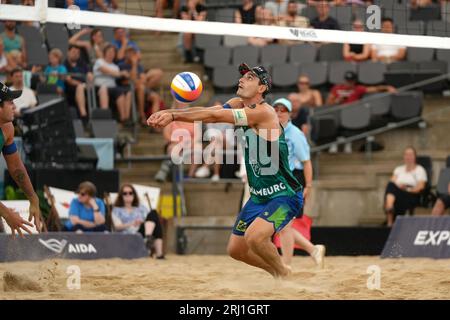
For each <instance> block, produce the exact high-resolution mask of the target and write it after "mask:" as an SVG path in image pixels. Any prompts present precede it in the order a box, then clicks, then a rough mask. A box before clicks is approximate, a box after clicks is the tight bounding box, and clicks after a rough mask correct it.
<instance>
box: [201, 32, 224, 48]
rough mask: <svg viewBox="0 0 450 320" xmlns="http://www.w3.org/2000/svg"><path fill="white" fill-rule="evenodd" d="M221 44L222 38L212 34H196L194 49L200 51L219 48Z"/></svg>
mask: <svg viewBox="0 0 450 320" xmlns="http://www.w3.org/2000/svg"><path fill="white" fill-rule="evenodd" d="M221 42H222V36H219V35H213V34H196V35H195V47H196V48H198V49H201V50H204V49H206V48H211V47H219V46H220V44H221Z"/></svg>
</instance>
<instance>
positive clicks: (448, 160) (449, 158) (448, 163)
mask: <svg viewBox="0 0 450 320" xmlns="http://www.w3.org/2000/svg"><path fill="white" fill-rule="evenodd" d="M445 166H446V167H447V168H450V156H448V157H447V161H445Z"/></svg>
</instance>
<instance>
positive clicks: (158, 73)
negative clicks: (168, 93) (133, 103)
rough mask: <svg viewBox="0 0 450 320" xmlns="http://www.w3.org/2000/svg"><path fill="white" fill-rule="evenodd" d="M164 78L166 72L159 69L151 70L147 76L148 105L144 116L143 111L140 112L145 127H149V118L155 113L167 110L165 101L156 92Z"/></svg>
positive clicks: (146, 92)
mask: <svg viewBox="0 0 450 320" xmlns="http://www.w3.org/2000/svg"><path fill="white" fill-rule="evenodd" d="M163 76H164V72H163V71H162V70H161V69H159V68H153V69H150V70H148V71H147V73H146V74H145V94H146V101H145V102H146V103H148V105H147V106H145V107H144V113H143V114H141V111H142V110H139V114H140V116H141V123H142V125H143V126H145V127H147V126H148V125H147V118H148V117H150V116H151V115H152V114H153V113H155V112H158V111H159V110H160V109H165V106H164V101H163V99H162V98H161V96H160V95H159V93H158V92H157V90H156V89H157V88H158V87H159V86H160V84H161V80H162V78H163ZM148 106H150V107H148Z"/></svg>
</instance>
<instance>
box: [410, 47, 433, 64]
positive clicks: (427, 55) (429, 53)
mask: <svg viewBox="0 0 450 320" xmlns="http://www.w3.org/2000/svg"><path fill="white" fill-rule="evenodd" d="M406 53H407V60H408V61H412V62H418V61H432V60H433V58H434V49H433V48H415V47H411V48H408V50H407V51H406Z"/></svg>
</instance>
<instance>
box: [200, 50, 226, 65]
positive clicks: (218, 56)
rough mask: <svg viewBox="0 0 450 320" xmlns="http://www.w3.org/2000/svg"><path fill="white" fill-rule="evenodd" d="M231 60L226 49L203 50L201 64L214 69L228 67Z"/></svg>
mask: <svg viewBox="0 0 450 320" xmlns="http://www.w3.org/2000/svg"><path fill="white" fill-rule="evenodd" d="M230 60H231V49H230V48H227V47H213V48H207V49H206V50H205V55H204V57H203V64H204V65H205V67H209V68H214V67H219V66H228V65H229V64H230Z"/></svg>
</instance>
